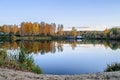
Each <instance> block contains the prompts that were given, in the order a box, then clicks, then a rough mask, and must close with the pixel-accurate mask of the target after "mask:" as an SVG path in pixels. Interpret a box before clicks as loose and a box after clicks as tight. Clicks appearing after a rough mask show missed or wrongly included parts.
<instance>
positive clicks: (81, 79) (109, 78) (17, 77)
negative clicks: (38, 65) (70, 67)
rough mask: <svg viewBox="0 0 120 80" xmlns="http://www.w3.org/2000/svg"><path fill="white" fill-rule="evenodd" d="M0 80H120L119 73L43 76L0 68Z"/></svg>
mask: <svg viewBox="0 0 120 80" xmlns="http://www.w3.org/2000/svg"><path fill="white" fill-rule="evenodd" d="M0 80H120V71H118V72H109V73H96V74H82V75H44V74H34V73H30V72H22V71H15V70H10V69H3V68H0Z"/></svg>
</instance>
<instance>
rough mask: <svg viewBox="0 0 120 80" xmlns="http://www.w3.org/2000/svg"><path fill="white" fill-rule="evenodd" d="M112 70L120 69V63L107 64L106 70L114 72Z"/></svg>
mask: <svg viewBox="0 0 120 80" xmlns="http://www.w3.org/2000/svg"><path fill="white" fill-rule="evenodd" d="M112 71H120V63H113V64H110V65H107V68H106V69H105V72H112Z"/></svg>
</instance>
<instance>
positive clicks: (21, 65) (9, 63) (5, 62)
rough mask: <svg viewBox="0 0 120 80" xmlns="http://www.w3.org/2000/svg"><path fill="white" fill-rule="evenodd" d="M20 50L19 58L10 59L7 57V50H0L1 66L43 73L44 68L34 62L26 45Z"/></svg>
mask: <svg viewBox="0 0 120 80" xmlns="http://www.w3.org/2000/svg"><path fill="white" fill-rule="evenodd" d="M20 50H21V51H20V53H19V59H18V60H9V59H8V58H7V53H6V52H5V51H0V67H2V68H8V69H15V70H21V71H28V72H34V73H37V74H42V73H43V72H42V70H41V69H40V67H39V66H37V65H35V64H34V60H33V59H32V56H29V55H28V54H27V52H26V51H25V49H24V46H23V47H22V48H21V49H20Z"/></svg>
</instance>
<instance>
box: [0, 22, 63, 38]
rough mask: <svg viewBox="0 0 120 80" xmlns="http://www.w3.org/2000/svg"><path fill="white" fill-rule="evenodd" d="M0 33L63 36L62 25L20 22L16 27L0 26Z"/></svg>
mask: <svg viewBox="0 0 120 80" xmlns="http://www.w3.org/2000/svg"><path fill="white" fill-rule="evenodd" d="M0 32H3V33H5V34H9V35H20V36H53V35H58V36H60V35H62V34H63V25H62V24H58V26H57V25H56V24H55V23H51V24H48V23H45V22H41V23H37V22H34V23H32V22H22V23H21V24H20V26H19V27H18V25H2V26H0Z"/></svg>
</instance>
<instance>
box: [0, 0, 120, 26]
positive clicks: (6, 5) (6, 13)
mask: <svg viewBox="0 0 120 80" xmlns="http://www.w3.org/2000/svg"><path fill="white" fill-rule="evenodd" d="M23 21H25V22H26V21H31V22H41V21H45V22H48V23H52V22H55V23H57V24H59V23H60V24H63V25H64V27H73V26H76V27H80V26H92V27H103V26H104V27H105V26H106V27H108V26H119V25H120V0H0V25H3V24H20V23H21V22H23Z"/></svg>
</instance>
